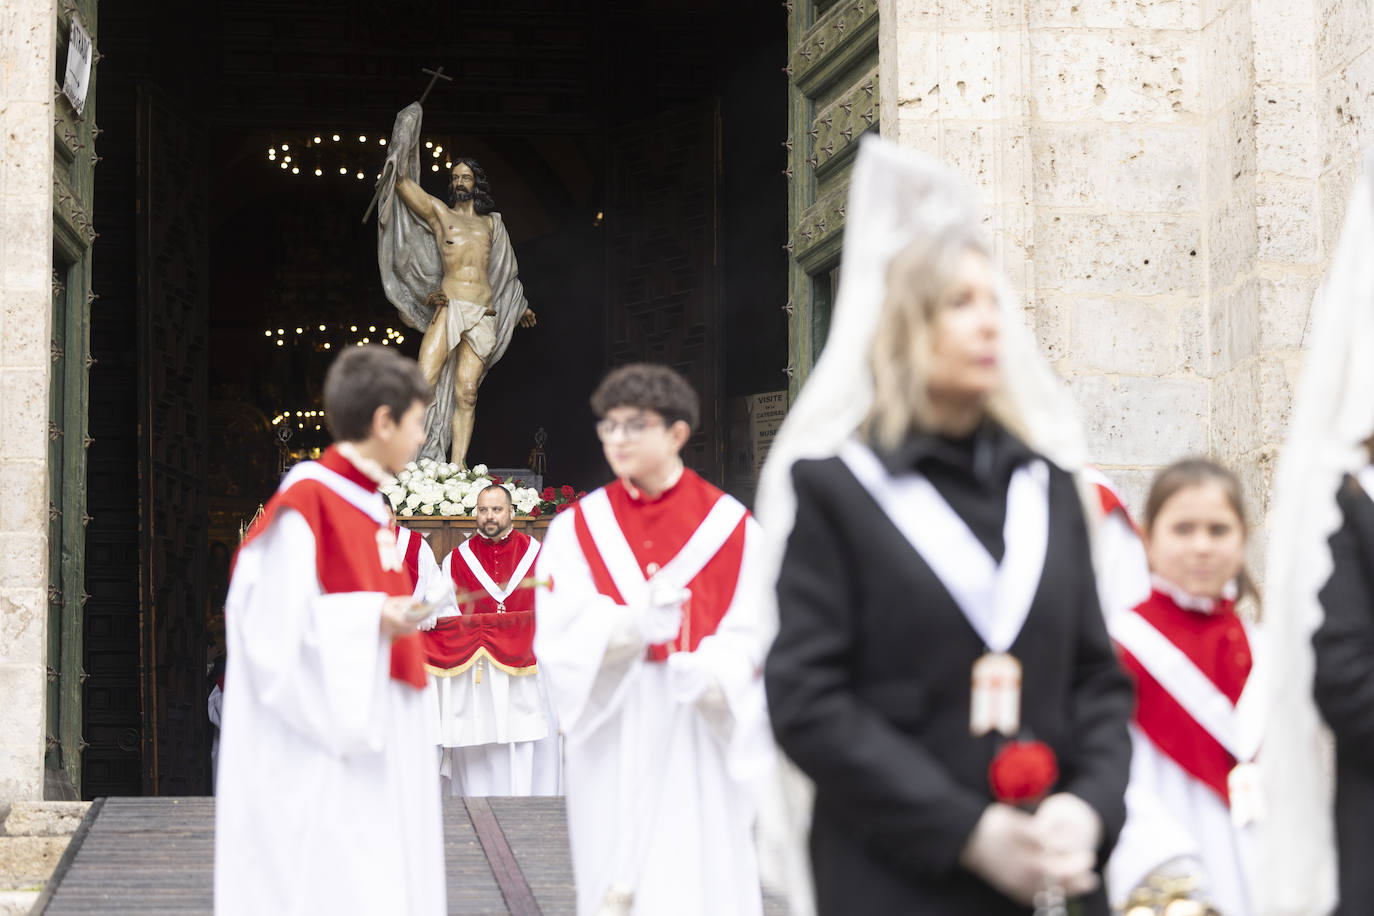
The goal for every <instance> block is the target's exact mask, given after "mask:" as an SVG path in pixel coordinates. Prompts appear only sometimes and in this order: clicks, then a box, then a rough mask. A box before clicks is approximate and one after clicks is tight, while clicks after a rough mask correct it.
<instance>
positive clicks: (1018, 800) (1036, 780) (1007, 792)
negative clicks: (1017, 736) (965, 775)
mask: <svg viewBox="0 0 1374 916" xmlns="http://www.w3.org/2000/svg"><path fill="white" fill-rule="evenodd" d="M1058 780H1059V764H1058V762H1057V761H1056V759H1055V756H1054V751H1053V750H1052V749H1051V748H1050V746H1049V745H1048V744H1045V743H1044V742H1043V741H1008V742H1007V743H1006V744H1004V745H1002V749H1001V750H999V751H998V752H997V756H995V757H993V758H992V764H991V765H990V766H989V767H988V785H989V786H991V788H992V795H993V797H994V798H996V799H997V800H998V801H1000V802H1004V803H1006V804H1008V805H1030V804H1034V803H1035V802H1038V801H1040V799H1042V798H1044V797H1045V795H1046V794H1048V793H1049V791H1050V789H1052V788H1053V787H1054V784H1055V783H1056V782H1058Z"/></svg>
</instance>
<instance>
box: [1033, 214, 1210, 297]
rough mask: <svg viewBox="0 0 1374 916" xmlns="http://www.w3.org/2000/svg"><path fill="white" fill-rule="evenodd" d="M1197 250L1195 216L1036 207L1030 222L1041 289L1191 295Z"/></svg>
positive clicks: (1197, 279)
mask: <svg viewBox="0 0 1374 916" xmlns="http://www.w3.org/2000/svg"><path fill="white" fill-rule="evenodd" d="M1200 249H1201V231H1200V228H1199V226H1198V221H1197V219H1196V218H1195V217H1193V218H1190V217H1188V216H1186V215H1185V216H1174V215H1171V214H1159V213H1155V214H1148V215H1141V214H1136V213H1130V212H1123V211H1112V212H1107V213H1084V212H1074V211H1070V210H1058V211H1050V212H1041V213H1040V214H1038V216H1037V220H1036V226H1035V259H1036V281H1037V283H1038V284H1039V286H1040V288H1041V289H1043V290H1045V291H1047V292H1048V291H1049V290H1063V291H1066V292H1081V293H1114V292H1126V293H1130V294H1131V295H1136V296H1154V295H1176V294H1180V293H1182V294H1186V295H1197V294H1199V293H1200V291H1201V283H1202V277H1203V272H1202V264H1201V260H1202V259H1201V258H1200V257H1199V255H1200V253H1201V252H1200Z"/></svg>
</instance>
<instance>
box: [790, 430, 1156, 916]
mask: <svg viewBox="0 0 1374 916" xmlns="http://www.w3.org/2000/svg"><path fill="white" fill-rule="evenodd" d="M1013 441H1014V440H1013ZM1016 444H1017V445H1018V446H1019V443H1016ZM1021 448H1022V449H1024V446H1021ZM1026 456H1027V457H1029V453H1028V452H1027V453H1026ZM918 466H919V465H918ZM1009 473H1010V472H1009V471H1008V472H1007V473H1006V474H1004V475H1003V478H1005V477H1009ZM1003 478H999V479H998V486H999V487H1003V489H1001V491H1000V493H998V494H997V497H998V498H1000V499H1001V505H1002V507H1003V508H1002V510H1001V511H1003V512H1004V511H1005V489H1004V486H1003ZM932 480H933V481H934V480H935V478H932ZM793 482H794V487H795V490H796V495H797V517H796V526H795V528H794V530H793V532H792V536H791V538H790V540H789V541H788V544H787V548H786V553H785V555H784V559H783V564H782V571H781V576H780V578H779V582H778V602H779V611H780V617H781V619H780V631H779V633H778V638H777V641H776V642H775V643H774V645H773V648H772V651H771V652H770V654H769V656H768V660H767V663H766V666H765V679H766V683H767V689H768V700H769V707H770V712H771V715H772V722H773V728H774V731H775V733H776V736H777V739H778V742H779V744H780V745H781V746H782V748H783V749H784V750H785V751H786V752H787V754H788V755H789V756H790V757H791V758H792V759H793V760H794V761H795V762H796V763H797V765H798V766H800V767H801V768H802V770H804V771H805V772H806V773H807V774H808V775H809V776H810V777H811V778H812V779H813V780H814V781H815V783H816V808H815V815H814V820H813V824H812V833H811V854H812V862H813V867H814V871H815V877H816V890H817V895H818V904H819V908H820V912H821V913H822V914H846V913H922V914H960V916H962V914H972V913H978V914H986V916H996V914H1004V913H1005V914H1021V913H1027V912H1029V910H1027V909H1026V908H1024V907H1021V906H1019V905H1018V904H1016V903H1014V902H1012V901H1011V900H1009V899H1008V898H1006V897H1004V896H1002V895H1001V894H999V893H998V892H996V891H994V890H993V889H992V888H991V887H989V886H988V885H987V884H985V883H984V882H982V881H981V880H980V879H978V878H976V877H974V876H973V875H972V874H971V873H969V872H968V871H966V870H964V869H963V868H962V867H961V866H960V865H959V864H958V858H959V854H960V851H961V849H962V848H963V846H964V844H965V842H966V841H967V839H968V837H969V834H970V832H971V831H972V830H973V827H974V825H975V824H976V823H977V821H978V818H979V817H980V816H981V814H982V812H983V810H984V809H985V808H986V806H987V805H988V804H989V803H991V801H992V797H991V792H990V790H989V788H988V777H987V771H988V765H989V763H990V762H991V759H992V756H993V754H994V753H995V752H996V749H997V745H998V740H997V738H996V737H994V736H984V737H981V738H973V737H971V736H970V734H969V694H970V670H971V668H972V666H973V663H974V662H975V660H977V659H978V657H979V656H980V655H982V654H983V652H984V646H983V643H982V640H981V639H980V637H979V636H978V635H977V634H976V633H975V631H974V630H973V629H972V627H971V626H970V625H969V623H968V622H967V621H966V619H965V618H964V615H963V613H962V612H961V611H960V609H959V606H958V605H957V604H956V603H955V602H954V599H953V598H952V597H951V596H950V595H949V593H948V592H947V591H946V590H945V588H944V586H943V585H942V584H941V582H940V580H939V579H938V578H936V576H935V574H934V573H933V572H932V571H931V569H930V567H929V566H928V565H927V564H926V562H925V561H924V560H923V559H922V558H921V556H920V554H919V553H917V552H916V551H915V550H914V548H912V546H911V545H910V544H909V543H908V542H907V540H906V539H905V538H904V537H903V536H902V535H901V533H900V532H899V531H898V530H897V529H896V528H895V527H894V526H893V524H892V523H891V522H890V521H889V520H888V518H887V517H886V516H885V515H884V514H883V512H882V510H881V509H880V508H879V507H878V505H877V504H876V503H875V501H874V500H873V498H872V497H871V496H870V495H869V493H868V492H867V491H866V490H865V489H864V488H863V487H862V486H861V485H860V484H859V483H858V481H857V480H855V478H854V477H853V475H852V474H851V473H850V472H849V470H848V468H847V467H846V466H845V465H844V464H843V462H842V461H841V460H840V459H838V458H831V459H826V460H822V461H802V462H798V463H797V465H796V466H795V467H794V469H793ZM935 482H936V483H937V488H938V487H939V482H938V481H935ZM943 492H946V491H945V490H944V489H942V493H943ZM946 498H947V499H949V498H950V496H949V495H946ZM966 501H967V498H966V499H965V502H966ZM994 501H995V499H994ZM951 503H952V505H953V506H954V508H955V509H956V511H959V513H960V514H961V515H963V516H965V518H966V519H967V518H969V515H968V514H967V513H966V511H965V510H964V509H961V507H960V502H959V500H957V499H956V500H951ZM975 527H976V526H975ZM982 527H984V528H985V529H986V528H987V525H983V526H982ZM985 543H986V539H985ZM996 552H998V551H994V554H995V553H996ZM1011 651H1012V653H1013V654H1014V655H1016V656H1017V657H1018V658H1019V659H1021V661H1022V662H1023V664H1024V666H1025V670H1024V682H1023V704H1022V722H1023V726H1024V727H1026V728H1028V729H1029V731H1030V732H1031V733H1032V734H1033V736H1034V737H1035V738H1038V739H1040V740H1041V741H1044V742H1046V743H1048V744H1049V745H1050V746H1051V747H1053V748H1054V751H1055V753H1056V754H1057V756H1058V758H1059V766H1060V771H1061V776H1060V782H1059V784H1058V785H1057V786H1056V787H1055V790H1054V791H1070V792H1073V793H1074V794H1075V795H1078V796H1079V797H1081V798H1082V799H1084V800H1085V801H1087V802H1088V803H1089V804H1090V805H1091V806H1092V807H1093V808H1094V809H1095V810H1096V811H1097V813H1098V814H1099V815H1100V816H1101V819H1102V823H1103V828H1104V829H1103V834H1104V836H1103V842H1102V845H1101V848H1100V849H1099V863H1098V867H1099V871H1100V869H1101V866H1102V864H1103V863H1104V862H1105V860H1106V856H1107V854H1108V853H1109V852H1110V850H1111V847H1112V845H1113V844H1114V843H1115V841H1116V837H1117V834H1118V833H1119V832H1120V830H1121V826H1122V824H1123V822H1124V821H1125V805H1124V802H1123V796H1124V793H1125V789H1126V782H1127V778H1128V776H1129V769H1130V756H1131V749H1130V738H1129V736H1128V733H1127V730H1126V723H1127V720H1128V719H1129V717H1130V714H1131V708H1132V702H1133V699H1132V691H1131V687H1130V684H1129V681H1128V680H1127V679H1126V676H1125V675H1124V674H1123V673H1122V671H1121V669H1120V668H1119V667H1118V664H1117V660H1116V657H1115V655H1114V653H1113V649H1112V644H1111V641H1110V639H1109V638H1108V636H1107V631H1106V627H1105V625H1104V623H1103V620H1102V614H1101V611H1100V609H1099V606H1098V600H1097V593H1096V586H1095V581H1094V578H1093V572H1092V567H1091V564H1090V560H1089V552H1088V537H1087V530H1086V526H1085V524H1084V520H1083V510H1082V508H1081V503H1080V502H1079V499H1078V496H1077V493H1076V491H1075V488H1074V485H1073V481H1072V478H1071V477H1070V476H1069V475H1068V474H1066V473H1065V472H1063V471H1061V470H1059V469H1058V468H1054V467H1051V474H1050V538H1049V546H1048V550H1047V552H1046V558H1045V567H1044V570H1043V573H1042V576H1041V580H1040V585H1039V589H1038V591H1037V593H1036V595H1035V598H1034V601H1033V603H1032V605H1031V609H1030V613H1029V615H1028V616H1027V619H1026V623H1025V626H1024V628H1023V629H1022V631H1021V633H1020V635H1019V636H1018V637H1017V639H1016V642H1015V643H1014V644H1013V646H1012V648H1011ZM1085 903H1086V908H1085V910H1084V912H1085V913H1088V914H1097V913H1100V914H1105V913H1106V912H1107V903H1106V898H1105V895H1104V894H1103V893H1102V892H1101V891H1100V890H1099V891H1098V892H1097V893H1095V894H1093V895H1092V896H1090V897H1089V898H1087V899H1086V900H1085Z"/></svg>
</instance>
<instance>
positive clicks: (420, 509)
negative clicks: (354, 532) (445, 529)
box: [382, 458, 540, 516]
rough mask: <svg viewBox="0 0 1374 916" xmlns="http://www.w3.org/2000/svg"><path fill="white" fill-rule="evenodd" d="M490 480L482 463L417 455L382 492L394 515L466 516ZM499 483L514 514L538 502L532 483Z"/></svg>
mask: <svg viewBox="0 0 1374 916" xmlns="http://www.w3.org/2000/svg"><path fill="white" fill-rule="evenodd" d="M494 482H495V481H493V480H492V478H491V477H490V476H489V474H488V470H487V466H486V465H485V464H479V465H477V466H476V467H473V468H471V469H469V470H463V469H462V468H460V467H459V466H458V465H456V464H450V463H446V462H443V461H435V460H433V459H432V458H421V459H420V460H419V461H412V462H411V463H410V464H408V465H406V466H405V470H403V471H401V473H399V474H397V475H396V476H395V477H394V478H392V480H391V482H390V483H387V484H386V485H385V486H383V487H382V492H383V493H385V494H386V497H387V499H389V500H391V505H392V507H393V508H394V509H395V510H396V514H397V515H412V516H413V515H447V516H454V515H457V516H464V515H468V516H470V515H472V514H473V510H474V509H476V507H477V495H478V494H479V493H481V492H482V490H483V489H485V488H486V487H489V486H491V485H492V484H493V483H494ZM500 483H501V486H503V487H505V488H506V492H507V493H509V494H510V496H511V502H512V503H513V504H514V505H515V512H516V514H517V515H529V514H530V510H532V509H533V508H535V507H536V506H538V505H539V501H540V500H539V491H538V490H536V489H534V488H533V487H517V486H516V485H515V482H514V481H510V480H502V481H501V482H500Z"/></svg>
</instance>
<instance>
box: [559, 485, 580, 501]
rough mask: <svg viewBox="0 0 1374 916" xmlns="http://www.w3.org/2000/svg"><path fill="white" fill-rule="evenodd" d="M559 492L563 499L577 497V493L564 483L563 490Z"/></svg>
mask: <svg viewBox="0 0 1374 916" xmlns="http://www.w3.org/2000/svg"><path fill="white" fill-rule="evenodd" d="M560 492H562V494H563V498H564V499H572V498H573V497H574V496H576V495H577V491H576V490H574V489H573V488H572V487H570V486H568V485H567V484H566V483H565V484H563V489H562V490H561V491H560Z"/></svg>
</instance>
